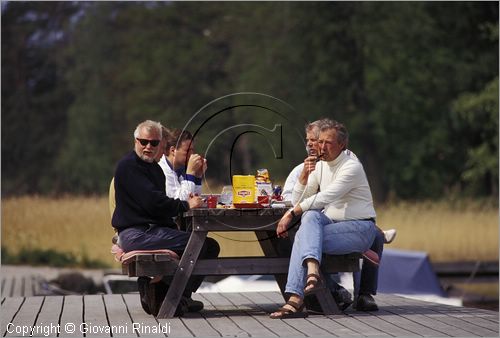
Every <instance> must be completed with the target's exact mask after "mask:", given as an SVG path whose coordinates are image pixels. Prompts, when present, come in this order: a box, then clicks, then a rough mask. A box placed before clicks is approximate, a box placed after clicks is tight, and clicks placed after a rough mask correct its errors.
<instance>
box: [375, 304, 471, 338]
mask: <svg viewBox="0 0 500 338" xmlns="http://www.w3.org/2000/svg"><path fill="white" fill-rule="evenodd" d="M412 301H413V300H412ZM385 302H386V303H388V304H390V305H393V306H394V309H395V311H397V312H398V314H400V315H401V316H403V317H404V318H408V319H411V320H412V321H414V322H417V323H419V324H421V325H423V326H426V327H428V328H431V329H433V330H436V331H438V332H441V333H444V334H445V335H448V336H470V335H471V332H468V331H465V330H463V329H461V328H457V327H455V326H452V325H448V324H446V323H443V322H441V321H439V320H436V319H434V318H431V317H429V316H427V315H426V313H428V311H429V310H427V309H426V307H421V306H418V303H419V302H418V301H413V302H410V303H408V302H405V300H404V299H403V298H402V297H391V298H390V299H385Z"/></svg>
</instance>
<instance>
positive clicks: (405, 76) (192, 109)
mask: <svg viewBox="0 0 500 338" xmlns="http://www.w3.org/2000/svg"><path fill="white" fill-rule="evenodd" d="M498 50H499V48H498V2H476V1H470V2H257V3H253V2H86V1H81V2H78V1H76V2H43V1H42V2H38V1H36V2H35V1H33V2H2V193H3V195H4V196H8V195H17V194H32V193H39V194H61V193H78V194H102V193H105V192H106V191H107V189H108V187H109V181H110V179H111V177H112V176H113V171H114V167H115V164H116V162H117V161H118V160H119V159H120V158H121V157H122V156H123V155H124V154H125V153H126V152H127V151H130V150H131V149H132V147H133V138H132V131H133V129H134V128H135V126H136V125H137V123H138V122H140V121H142V120H144V119H153V120H158V121H160V122H162V123H163V124H165V125H167V126H168V127H177V128H183V127H184V126H186V125H189V122H190V121H191V120H190V119H191V118H192V117H193V116H195V113H196V112H198V111H199V110H200V109H201V108H202V107H205V106H206V105H207V103H209V102H213V101H214V100H215V102H214V103H213V104H211V105H210V107H209V108H207V109H206V110H210V111H211V114H212V115H210V116H214V118H213V119H212V120H211V122H210V123H211V124H207V125H204V123H205V122H206V121H205V120H203V121H201V122H200V121H198V122H197V124H191V125H189V127H192V128H195V129H196V128H199V127H200V126H201V125H204V128H202V129H200V132H199V134H198V137H197V138H196V146H197V148H199V149H210V152H209V153H208V152H207V154H208V156H207V157H208V160H209V171H208V172H207V177H209V178H210V179H211V180H213V182H220V183H226V184H227V181H226V182H224V181H225V180H226V177H225V176H224V177H222V176H221V174H220V173H227V172H228V170H227V168H228V167H231V168H232V170H233V172H235V173H246V174H251V173H254V172H255V170H256V169H258V168H262V167H269V169H270V172H271V175H272V177H271V178H272V179H274V180H275V181H276V182H280V181H281V182H283V181H284V179H285V178H286V175H287V173H288V172H289V171H290V170H291V169H292V168H293V167H294V166H295V165H296V164H297V163H299V162H301V161H302V160H303V158H304V157H305V149H304V143H303V139H301V137H299V136H297V133H295V134H293V135H294V136H293V137H291V136H290V130H291V129H290V127H289V125H290V126H291V125H293V126H294V128H295V129H294V130H299V133H302V134H303V126H304V123H305V122H306V121H313V120H315V119H318V118H321V117H325V116H327V117H331V118H334V119H336V120H339V121H341V122H343V123H345V124H346V126H347V128H348V129H349V131H350V143H349V148H350V149H352V150H353V151H354V152H355V153H356V154H357V155H358V157H359V158H360V159H361V161H362V162H363V164H364V167H365V170H366V172H367V175H368V178H369V181H370V185H371V187H372V190H373V193H374V195H375V197H376V199H377V200H378V201H384V200H387V199H388V198H399V199H419V198H439V197H442V196H449V195H464V196H473V197H478V196H496V195H498V184H499V183H498V153H499V150H498V95H499V88H498V62H499V60H498ZM239 92H258V93H263V94H266V95H269V97H272V98H276V99H270V98H268V97H266V96H263V95H257V96H253V99H252V100H250V101H249V100H248V97H242V96H237V95H236V96H230V95H229V96H228V94H231V93H239ZM218 98H224V99H223V100H220V101H217V100H216V99H218ZM280 100H281V101H280ZM249 102H250V103H252V104H248V103H249ZM228 107H233V108H232V109H228ZM270 107H272V108H270ZM221 111H224V113H223V114H216V113H218V112H221ZM272 112H274V113H272ZM275 113H276V114H275ZM199 116H200V117H201V115H199ZM215 116H216V117H215ZM277 116H278V117H279V118H277ZM206 118H207V117H206V116H205V119H206ZM276 121H278V122H279V123H276ZM281 122H283V123H284V124H283V127H282V128H283V130H282V132H283V133H284V135H285V136H282V143H283V144H282V145H281V146H279V147H278V148H279V149H278V150H279V151H281V152H282V157H283V158H282V159H279V158H278V159H277V158H276V154H275V151H276V149H275V148H272V147H269V146H268V143H269V144H271V145H275V144H276V142H275V141H276V140H275V138H276V137H278V136H277V134H276V130H275V131H274V132H271V131H269V130H272V128H273V127H274V126H275V125H276V124H279V125H280V126H281V124H282V123H281ZM287 123H288V124H289V125H287ZM238 124H241V125H242V126H250V125H252V126H253V125H259V126H263V127H265V128H264V129H265V130H264V129H262V128H261V129H260V131H259V130H254V132H253V133H246V134H245V133H242V132H241V130H240V131H238V128H237V127H238ZM257 129H258V128H257ZM292 129H293V128H292ZM196 130H197V129H196ZM196 130H191V131H192V132H193V131H196ZM223 130H226V133H225V134H224V136H221V131H223ZM262 130H264V131H263V132H262ZM285 131H286V132H288V134H287V133H285ZM257 134H260V135H257ZM240 136H241V137H240ZM301 136H302V137H303V135H301ZM236 138H238V141H237V142H236V143H235V144H233V143H234V142H233V143H231V140H235V139H236ZM270 140H271V141H270ZM270 149H272V151H271V150H270ZM231 150H232V151H233V152H232V153H231V156H228V155H227V154H228V153H230V152H231ZM279 151H278V152H279ZM233 155H234V156H233ZM224 175H225V174H224Z"/></svg>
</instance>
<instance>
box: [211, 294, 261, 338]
mask: <svg viewBox="0 0 500 338" xmlns="http://www.w3.org/2000/svg"><path fill="white" fill-rule="evenodd" d="M203 296H204V298H205V299H206V300H207V301H208V302H209V303H210V304H211V305H212V306H213V310H212V311H203V312H202V315H203V316H204V317H205V318H206V319H207V321H209V322H210V325H211V326H212V327H213V328H214V329H215V330H216V331H217V332H219V333H220V334H221V336H232V337H249V336H251V334H249V333H248V332H247V331H245V330H243V329H242V328H241V327H240V326H238V325H237V324H236V323H235V322H234V321H232V320H231V319H230V318H229V317H228V316H227V315H226V314H225V313H224V310H226V311H227V310H231V309H234V305H233V304H231V303H230V302H229V301H227V299H225V298H223V297H221V296H220V295H219V294H214V293H207V294H204V295H203ZM221 303H222V304H221Z"/></svg>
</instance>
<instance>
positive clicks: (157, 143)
mask: <svg viewBox="0 0 500 338" xmlns="http://www.w3.org/2000/svg"><path fill="white" fill-rule="evenodd" d="M136 140H137V141H139V143H140V144H141V145H142V146H143V147H145V146H147V145H148V143H150V144H151V145H152V146H153V147H156V146H157V145H159V144H160V140H146V139H144V138H136Z"/></svg>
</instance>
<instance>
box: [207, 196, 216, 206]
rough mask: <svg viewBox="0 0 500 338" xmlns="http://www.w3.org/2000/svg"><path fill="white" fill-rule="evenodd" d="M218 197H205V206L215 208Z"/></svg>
mask: <svg viewBox="0 0 500 338" xmlns="http://www.w3.org/2000/svg"><path fill="white" fill-rule="evenodd" d="M217 201H218V198H217V196H215V195H210V196H208V197H207V208H212V209H213V208H217Z"/></svg>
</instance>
